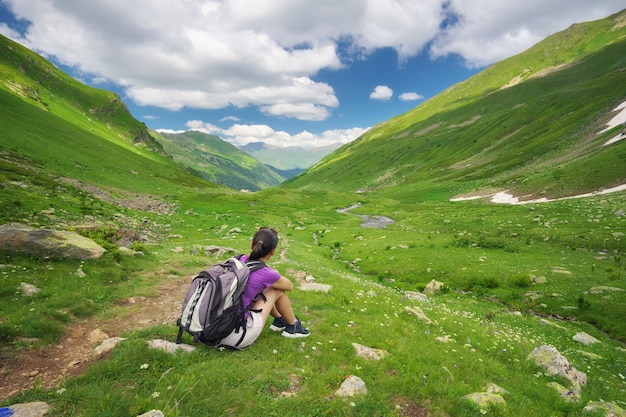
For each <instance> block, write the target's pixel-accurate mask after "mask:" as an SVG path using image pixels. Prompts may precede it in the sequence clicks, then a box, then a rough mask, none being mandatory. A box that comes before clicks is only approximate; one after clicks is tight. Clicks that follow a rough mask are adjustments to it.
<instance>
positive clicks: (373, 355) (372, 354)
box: [352, 343, 389, 361]
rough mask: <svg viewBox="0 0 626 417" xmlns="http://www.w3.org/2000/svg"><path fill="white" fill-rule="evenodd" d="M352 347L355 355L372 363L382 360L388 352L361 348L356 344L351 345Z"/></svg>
mask: <svg viewBox="0 0 626 417" xmlns="http://www.w3.org/2000/svg"><path fill="white" fill-rule="evenodd" d="M352 346H354V348H355V349H356V354H357V355H358V356H360V357H361V358H365V359H371V360H374V361H377V360H380V359H382V358H384V357H385V356H386V355H387V354H388V353H389V352H387V351H386V350H381V349H374V348H371V347H367V346H363V345H360V344H358V343H353V344H352Z"/></svg>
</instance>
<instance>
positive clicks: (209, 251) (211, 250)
mask: <svg viewBox="0 0 626 417" xmlns="http://www.w3.org/2000/svg"><path fill="white" fill-rule="evenodd" d="M204 253H205V255H212V256H214V257H216V258H223V257H224V255H225V254H229V255H234V254H235V253H237V251H236V250H235V249H233V248H226V247H223V246H215V245H210V246H205V247H204Z"/></svg>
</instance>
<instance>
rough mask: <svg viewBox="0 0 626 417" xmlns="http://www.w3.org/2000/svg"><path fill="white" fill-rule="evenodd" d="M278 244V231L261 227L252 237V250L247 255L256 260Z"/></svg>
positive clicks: (267, 253)
mask: <svg viewBox="0 0 626 417" xmlns="http://www.w3.org/2000/svg"><path fill="white" fill-rule="evenodd" d="M276 246H278V233H277V232H276V230H274V229H270V228H269V227H261V228H260V229H259V230H257V232H256V233H255V234H254V237H253V238H252V252H250V256H249V257H248V259H249V260H251V261H256V260H257V259H261V258H263V257H265V256H267V255H269V253H270V252H271V251H273V250H274V249H276Z"/></svg>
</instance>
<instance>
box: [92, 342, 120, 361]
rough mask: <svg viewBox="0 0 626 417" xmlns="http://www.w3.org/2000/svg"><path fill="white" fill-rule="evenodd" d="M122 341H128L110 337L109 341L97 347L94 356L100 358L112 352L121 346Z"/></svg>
mask: <svg viewBox="0 0 626 417" xmlns="http://www.w3.org/2000/svg"><path fill="white" fill-rule="evenodd" d="M122 340H126V339H124V338H122V337H110V338H108V339H107V340H105V341H104V342H102V343H101V344H100V345H99V346H98V347H96V348H95V349H94V356H95V357H96V358H99V357H101V356H103V355H105V354H106V353H108V352H110V351H112V350H113V349H115V347H116V346H117V345H119V344H120V342H122Z"/></svg>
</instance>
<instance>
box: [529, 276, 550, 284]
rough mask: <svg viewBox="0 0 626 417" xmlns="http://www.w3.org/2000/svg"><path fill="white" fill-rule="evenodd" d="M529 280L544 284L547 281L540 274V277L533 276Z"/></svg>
mask: <svg viewBox="0 0 626 417" xmlns="http://www.w3.org/2000/svg"><path fill="white" fill-rule="evenodd" d="M531 282H532V283H533V284H545V283H546V282H548V279H547V278H546V277H545V276H543V275H542V276H540V277H533V278H532V280H531Z"/></svg>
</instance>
